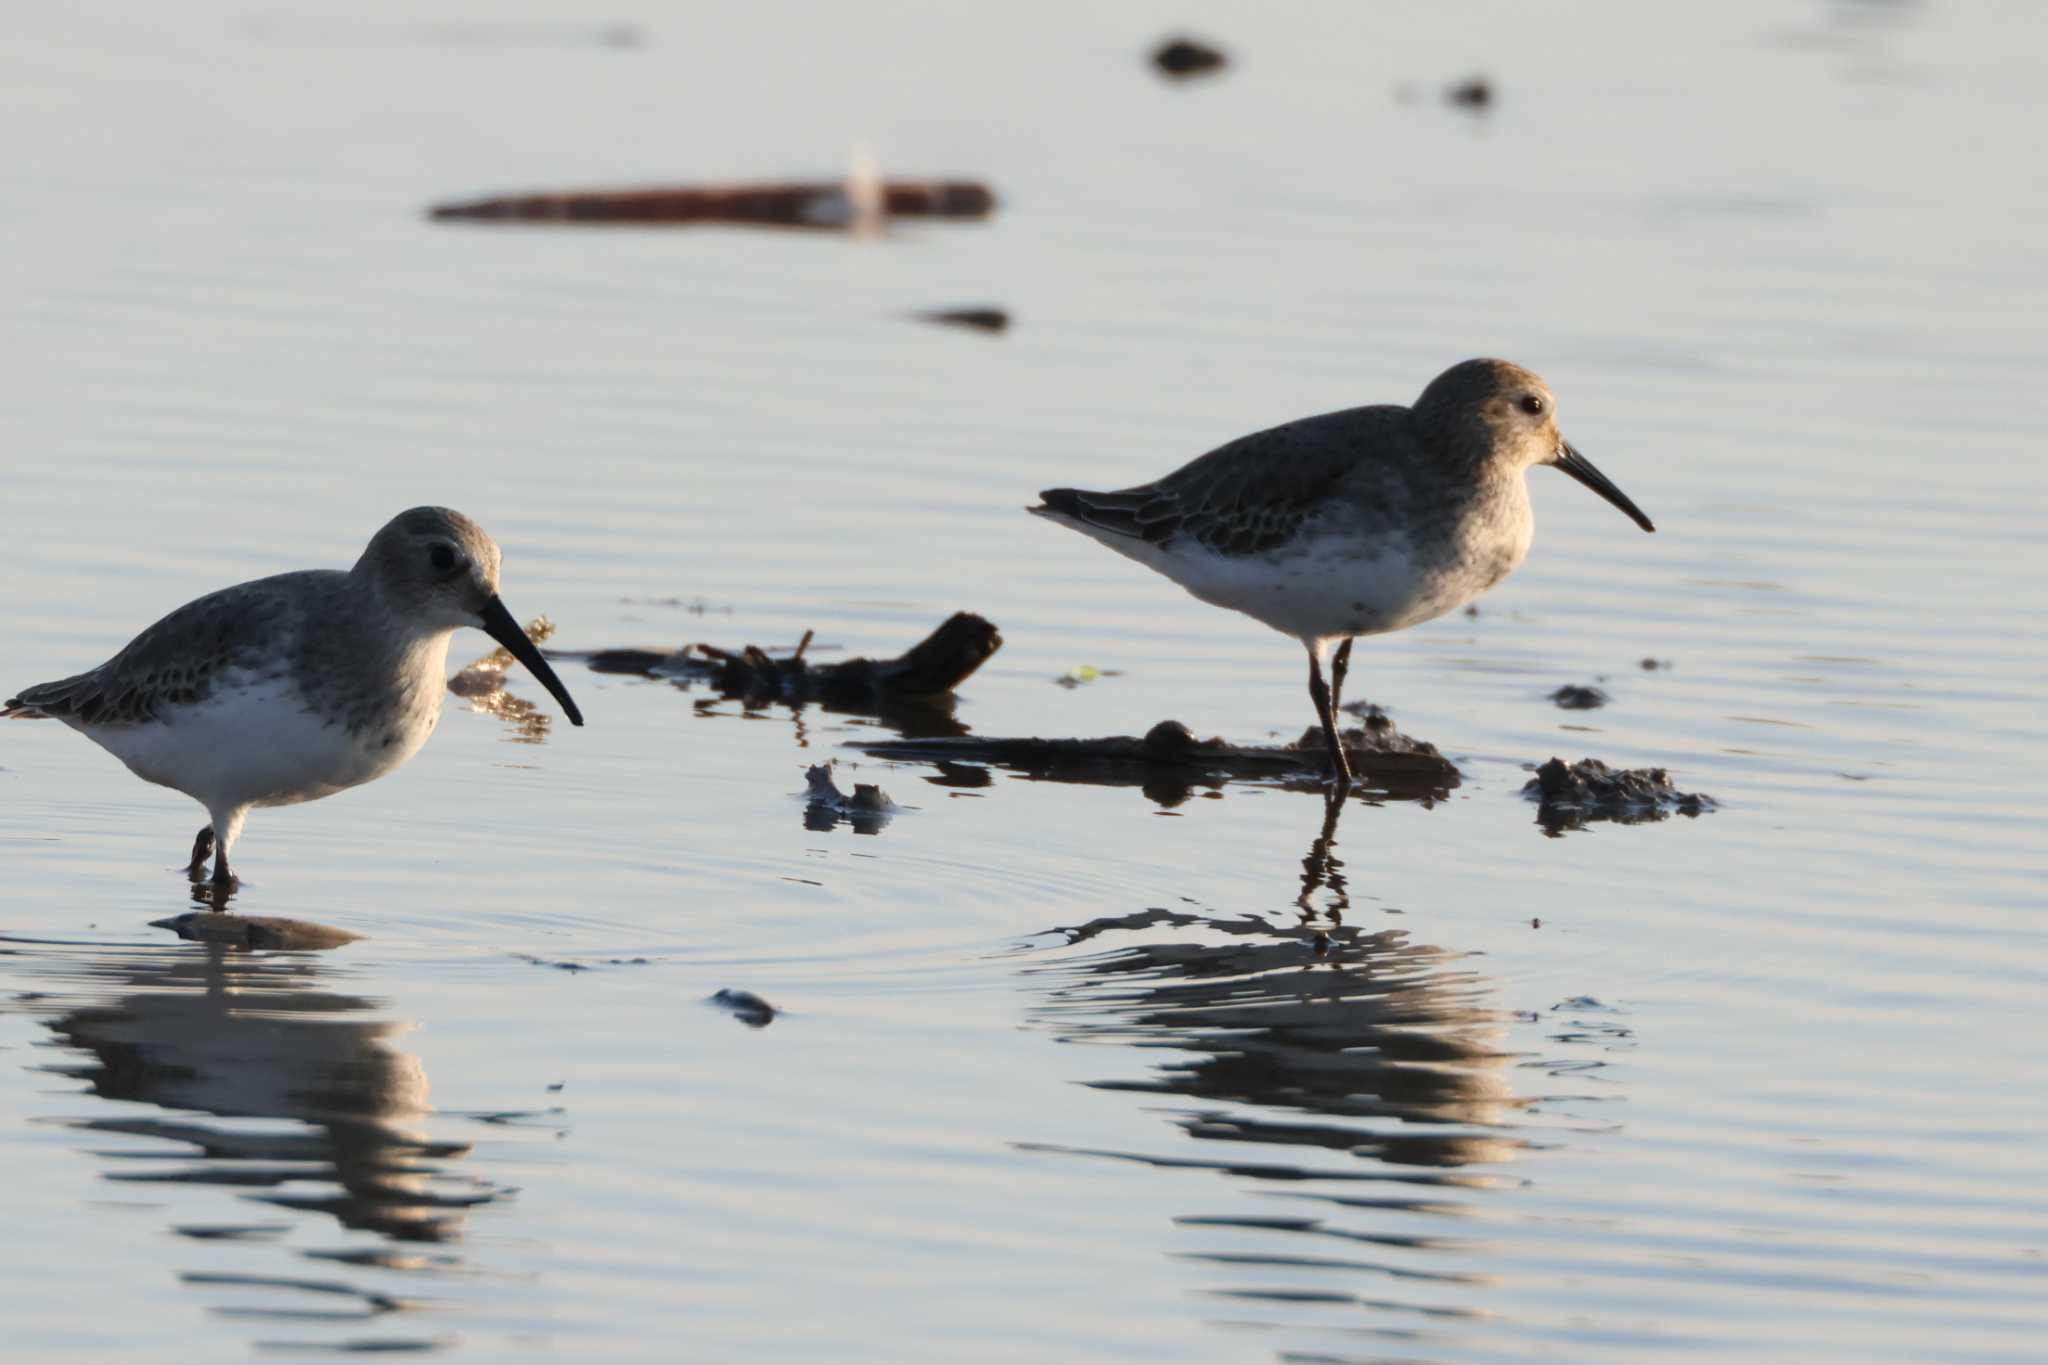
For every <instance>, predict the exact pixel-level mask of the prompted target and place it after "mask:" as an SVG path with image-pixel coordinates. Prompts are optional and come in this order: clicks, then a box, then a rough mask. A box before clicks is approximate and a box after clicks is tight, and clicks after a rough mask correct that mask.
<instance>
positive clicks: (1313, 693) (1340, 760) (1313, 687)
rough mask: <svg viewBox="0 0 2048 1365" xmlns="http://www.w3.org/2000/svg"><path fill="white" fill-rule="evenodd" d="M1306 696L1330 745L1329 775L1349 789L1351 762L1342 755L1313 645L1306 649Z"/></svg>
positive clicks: (1341, 740) (1328, 690)
mask: <svg viewBox="0 0 2048 1365" xmlns="http://www.w3.org/2000/svg"><path fill="white" fill-rule="evenodd" d="M1308 696H1309V700H1310V701H1312V702H1314V703H1315V704H1316V718H1317V719H1318V720H1320V721H1322V723H1323V742H1324V743H1326V744H1328V745H1329V746H1330V776H1331V777H1332V778H1333V779H1335V780H1336V782H1337V784H1338V787H1339V789H1340V790H1343V791H1349V790H1350V789H1351V764H1350V762H1349V761H1348V760H1347V759H1346V758H1345V756H1344V741H1343V739H1342V737H1341V736H1339V735H1338V733H1337V719H1336V714H1335V713H1334V712H1333V711H1331V710H1330V687H1329V684H1327V683H1325V682H1324V681H1323V656H1322V655H1321V653H1319V652H1318V651H1317V649H1316V647H1315V646H1314V645H1310V646H1309V651H1308Z"/></svg>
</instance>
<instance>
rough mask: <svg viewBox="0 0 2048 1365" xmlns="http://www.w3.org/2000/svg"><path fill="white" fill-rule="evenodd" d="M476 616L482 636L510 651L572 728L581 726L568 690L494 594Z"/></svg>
mask: <svg viewBox="0 0 2048 1365" xmlns="http://www.w3.org/2000/svg"><path fill="white" fill-rule="evenodd" d="M479 614H480V615H481V616H482V617H483V618H484V634H486V635H488V636H490V637H491V638H492V639H493V640H496V641H497V642H498V643H499V644H501V645H503V646H505V648H506V649H508V650H510V651H512V657H513V658H515V659H517V660H519V662H520V663H523V664H525V665H526V671H527V672H529V673H531V674H533V676H534V677H536V678H539V679H540V681H541V686H543V687H545V688H547V690H548V691H550V692H552V693H554V694H555V700H556V701H558V702H560V703H562V710H563V711H564V712H565V713H567V715H568V717H569V723H570V724H571V725H581V724H582V723H583V713H582V712H581V711H578V710H577V709H576V703H575V702H573V701H571V700H569V689H568V688H566V687H564V686H562V680H561V679H560V678H558V677H556V676H555V670H554V669H553V668H551V667H549V666H548V661H547V660H546V659H543V658H541V656H540V650H539V649H538V648H536V647H535V646H534V643H533V641H531V640H529V639H527V638H526V632H525V631H523V630H521V629H520V628H519V623H518V622H517V621H515V620H513V619H512V613H511V612H509V611H507V610H505V604H504V603H503V602H501V601H499V600H498V598H497V596H496V594H493V595H492V597H491V600H490V601H488V602H486V603H484V609H483V611H482V612H480V613H479Z"/></svg>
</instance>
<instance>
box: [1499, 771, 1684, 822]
mask: <svg viewBox="0 0 2048 1365" xmlns="http://www.w3.org/2000/svg"><path fill="white" fill-rule="evenodd" d="M1522 795H1524V796H1527V797H1532V798H1534V799H1535V800H1536V802H1537V811H1536V821H1537V823H1538V824H1540V825H1542V826H1543V828H1544V829H1545V831H1547V832H1548V833H1550V834H1552V835H1558V834H1562V833H1564V832H1565V831H1566V830H1571V829H1582V828H1584V827H1585V826H1586V825H1589V824H1592V823H1594V822H1596V821H1602V820H1606V821H1612V822H1614V823H1615V824H1622V825H1639V824H1647V823H1650V822H1652V821H1657V820H1666V819H1669V818H1670V817H1671V816H1672V815H1674V814H1676V815H1684V816H1688V817H1697V816H1701V815H1704V814H1706V813H1707V812H1708V811H1710V810H1713V809H1715V808H1716V806H1717V805H1718V803H1717V802H1716V801H1715V800H1714V798H1713V797H1711V796H1707V795H1704V794H1702V793H1699V792H1682V791H1680V790H1678V788H1677V787H1676V786H1674V785H1672V781H1671V774H1670V773H1668V772H1666V771H1665V770H1664V769H1662V768H1610V767H1608V766H1607V765H1606V764H1605V763H1602V762H1601V761H1600V760H1599V759H1597V758H1582V759H1580V760H1579V761H1578V762H1577V763H1566V762H1565V761H1564V760H1563V759H1561V758H1553V759H1551V760H1550V761H1549V762H1548V763H1545V764H1544V765H1543V766H1542V767H1540V768H1538V769H1537V770H1536V776H1534V777H1532V778H1530V779H1529V781H1528V784H1527V785H1526V786H1524V787H1523V788H1522Z"/></svg>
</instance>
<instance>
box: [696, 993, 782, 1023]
mask: <svg viewBox="0 0 2048 1365" xmlns="http://www.w3.org/2000/svg"><path fill="white" fill-rule="evenodd" d="M704 1003H705V1004H707V1005H710V1006H712V1007H713V1008H715V1009H721V1010H724V1011H725V1012H726V1013H727V1014H730V1015H731V1016H732V1017H733V1018H735V1019H737V1020H739V1021H740V1022H741V1023H742V1024H745V1025H746V1026H747V1027H748V1028H767V1027H768V1025H769V1024H771V1023H773V1022H774V1021H775V1016H776V1015H778V1014H780V1013H782V1011H781V1010H778V1009H776V1008H775V1006H773V1005H771V1004H769V1003H768V1002H767V1001H766V1000H763V999H762V998H761V997H760V996H758V995H756V994H754V993H753V992H752V991H736V990H733V989H731V988H730V987H728V988H726V989H725V990H722V991H715V992H713V993H712V994H710V995H708V996H706V997H705V998H704Z"/></svg>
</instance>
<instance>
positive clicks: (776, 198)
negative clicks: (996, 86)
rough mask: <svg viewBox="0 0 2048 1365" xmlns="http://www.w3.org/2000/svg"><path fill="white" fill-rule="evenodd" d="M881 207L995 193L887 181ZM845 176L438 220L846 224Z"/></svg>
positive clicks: (937, 207)
mask: <svg viewBox="0 0 2048 1365" xmlns="http://www.w3.org/2000/svg"><path fill="white" fill-rule="evenodd" d="M874 195H875V206H876V207H877V208H878V209H879V211H880V212H881V214H882V215H883V216H884V217H888V218H986V217H988V216H989V215H990V214H991V213H993V212H995V207H996V196H995V192H994V191H993V190H991V189H989V187H988V186H987V185H984V184H982V183H981V182H980V181H978V180H884V181H881V182H880V183H879V184H877V185H876V186H875V188H874ZM855 197H856V194H855V190H854V188H853V187H851V186H850V185H849V183H848V182H847V181H843V180H817V181H786V182H774V183H763V184H747V185H694V186H693V185H676V186H668V187H661V188H653V189H588V190H561V191H556V192H551V193H550V192H543V193H533V194H512V195H502V196H498V197H494V198H490V199H470V200H463V201H460V202H456V203H450V204H436V205H434V206H433V207H432V208H431V209H429V210H428V211H427V216H428V217H430V218H432V219H434V220H435V221H436V222H480V223H481V222H506V223H509V222H517V223H639V224H649V225H658V226H673V225H678V224H688V223H738V224H744V225H749V226H755V227H794V228H824V229H833V230H838V229H843V228H846V227H847V226H849V225H850V224H852V223H853V222H854V221H855V220H856V218H857V216H858V206H857V205H856V204H855V202H854V200H855Z"/></svg>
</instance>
